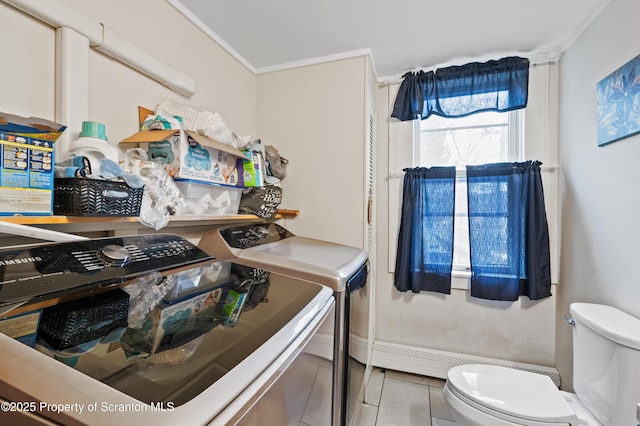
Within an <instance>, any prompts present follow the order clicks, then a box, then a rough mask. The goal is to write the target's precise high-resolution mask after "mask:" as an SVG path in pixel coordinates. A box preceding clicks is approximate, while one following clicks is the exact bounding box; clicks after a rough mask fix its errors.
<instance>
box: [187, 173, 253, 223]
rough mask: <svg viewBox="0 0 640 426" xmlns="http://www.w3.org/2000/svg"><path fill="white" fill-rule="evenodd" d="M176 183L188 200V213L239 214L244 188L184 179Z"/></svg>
mask: <svg viewBox="0 0 640 426" xmlns="http://www.w3.org/2000/svg"><path fill="white" fill-rule="evenodd" d="M175 183H176V185H177V187H178V189H179V190H180V192H181V193H182V195H183V196H184V198H185V199H186V200H187V210H188V211H187V213H190V214H210V215H231V214H237V213H238V208H240V198H241V197H242V190H243V189H244V188H238V187H234V186H226V185H217V184H215V183H207V182H198V181H193V180H182V179H176V180H175Z"/></svg>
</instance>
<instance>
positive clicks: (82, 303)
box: [38, 289, 129, 350]
mask: <svg viewBox="0 0 640 426" xmlns="http://www.w3.org/2000/svg"><path fill="white" fill-rule="evenodd" d="M128 314H129V294H127V293H126V292H125V291H124V290H122V289H116V290H112V291H108V292H105V293H100V294H97V295H94V296H91V297H87V298H83V299H77V300H73V301H70V302H65V303H62V304H60V305H54V306H51V307H48V308H45V309H43V310H42V316H41V317H40V325H39V330H38V336H39V337H40V338H42V339H43V340H44V341H45V342H47V343H48V344H49V345H50V346H51V347H52V348H54V349H56V350H63V349H67V348H70V347H72V346H77V345H80V344H82V343H85V342H88V341H91V340H94V339H97V338H100V337H103V336H105V335H107V334H109V333H110V332H111V331H113V330H115V329H117V328H120V327H126V326H127V323H128V322H127V318H128Z"/></svg>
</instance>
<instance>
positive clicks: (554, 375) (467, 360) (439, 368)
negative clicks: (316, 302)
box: [372, 342, 560, 387]
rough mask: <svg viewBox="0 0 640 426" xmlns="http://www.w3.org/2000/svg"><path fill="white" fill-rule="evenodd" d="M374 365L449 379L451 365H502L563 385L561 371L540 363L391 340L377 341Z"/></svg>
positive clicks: (374, 347)
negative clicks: (539, 375)
mask: <svg viewBox="0 0 640 426" xmlns="http://www.w3.org/2000/svg"><path fill="white" fill-rule="evenodd" d="M372 364H373V366H375V367H379V368H388V369H390V370H398V371H402V372H405V373H413V374H420V375H423V376H429V377H437V378H441V379H446V377H447V371H449V369H450V368H451V367H455V366H456V365H463V364H486V365H502V366H505V367H511V368H516V369H519V370H524V371H530V372H533V373H539V374H545V375H547V376H549V377H550V378H551V380H553V382H554V383H555V384H556V386H558V387H560V374H559V373H558V370H556V369H555V368H551V367H544V366H540V365H533V364H524V363H517V362H510V361H503V360H499V359H493V358H483V357H478V356H473V355H465V354H460V353H455V352H445V351H438V350H433V349H427V348H420V347H415V346H405V345H399V344H395V343H388V342H375V343H374V344H373V357H372Z"/></svg>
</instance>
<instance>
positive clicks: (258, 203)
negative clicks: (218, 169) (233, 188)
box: [238, 185, 282, 219]
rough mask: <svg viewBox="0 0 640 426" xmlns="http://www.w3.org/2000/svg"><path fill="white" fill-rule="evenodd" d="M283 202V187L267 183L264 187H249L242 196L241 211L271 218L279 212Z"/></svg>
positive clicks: (239, 210)
mask: <svg viewBox="0 0 640 426" xmlns="http://www.w3.org/2000/svg"><path fill="white" fill-rule="evenodd" d="M281 202H282V188H280V187H279V186H275V185H266V186H264V187H262V188H247V189H245V190H244V191H243V192H242V198H240V207H239V208H238V212H239V213H245V214H255V215H256V216H259V217H261V218H263V219H270V218H272V217H274V216H275V215H276V213H277V212H278V206H279V205H280V203H281Z"/></svg>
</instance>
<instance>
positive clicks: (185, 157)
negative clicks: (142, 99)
mask: <svg viewBox="0 0 640 426" xmlns="http://www.w3.org/2000/svg"><path fill="white" fill-rule="evenodd" d="M120 143H121V144H132V143H137V144H139V145H140V147H141V148H143V149H144V150H145V151H146V152H147V155H148V156H149V159H150V160H153V161H157V162H159V163H161V164H162V165H163V166H164V169H165V170H166V171H167V172H168V173H169V175H170V176H171V177H173V178H175V179H192V180H199V181H202V182H210V183H218V184H224V185H232V186H236V185H237V184H238V170H237V160H238V158H246V157H245V155H244V154H243V153H242V151H240V150H239V149H237V148H234V147H232V146H229V145H225V144H223V143H221V142H217V141H214V140H212V139H209V138H207V137H205V136H202V135H199V134H198V133H196V132H191V131H188V130H147V131H140V132H137V133H135V134H133V135H131V136H129V137H128V138H126V139H124V140H123V141H122V142H120Z"/></svg>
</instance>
